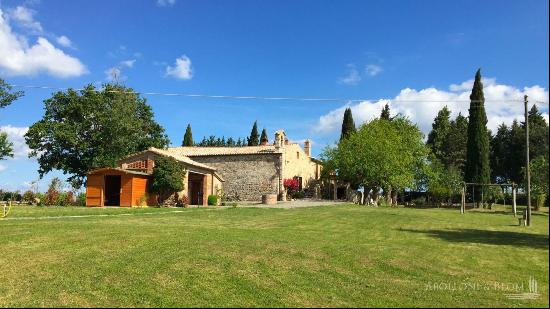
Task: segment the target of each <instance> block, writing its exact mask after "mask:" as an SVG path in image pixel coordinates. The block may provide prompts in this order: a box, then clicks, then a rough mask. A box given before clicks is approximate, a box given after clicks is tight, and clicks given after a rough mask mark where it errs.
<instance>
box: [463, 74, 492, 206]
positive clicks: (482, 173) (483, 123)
mask: <svg viewBox="0 0 550 309" xmlns="http://www.w3.org/2000/svg"><path fill="white" fill-rule="evenodd" d="M490 175H491V171H490V165H489V135H488V131H487V115H486V113H485V97H484V95H483V84H482V83H481V72H480V69H478V70H477V72H476V78H475V81H474V87H473V88H472V93H471V94H470V109H469V122H468V143H467V147H466V166H465V171H464V178H465V180H466V182H477V183H489V180H490ZM480 191H481V188H478V190H476V195H477V194H479V193H478V192H480ZM474 198H475V200H476V201H479V200H480V199H479V198H476V197H474Z"/></svg>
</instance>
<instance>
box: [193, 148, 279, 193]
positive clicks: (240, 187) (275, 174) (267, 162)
mask: <svg viewBox="0 0 550 309" xmlns="http://www.w3.org/2000/svg"><path fill="white" fill-rule="evenodd" d="M279 158H280V154H247V155H242V154H240V155H215V156H196V157H195V156H193V157H191V159H193V160H194V161H197V162H200V163H204V164H206V165H208V166H211V167H213V168H215V169H216V172H217V173H218V174H220V176H221V177H222V178H223V179H224V183H223V192H224V194H225V195H226V196H228V197H230V198H232V197H235V196H238V198H239V199H240V200H242V201H259V200H261V199H262V194H270V193H272V194H277V193H278V190H279Z"/></svg>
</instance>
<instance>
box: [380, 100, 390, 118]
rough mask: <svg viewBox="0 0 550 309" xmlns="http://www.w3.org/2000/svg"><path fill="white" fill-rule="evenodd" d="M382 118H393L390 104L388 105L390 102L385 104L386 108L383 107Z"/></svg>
mask: <svg viewBox="0 0 550 309" xmlns="http://www.w3.org/2000/svg"><path fill="white" fill-rule="evenodd" d="M380 119H386V120H391V117H390V106H389V105H388V103H386V105H385V106H384V108H383V109H382V113H381V114H380Z"/></svg>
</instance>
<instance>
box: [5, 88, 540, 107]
mask: <svg viewBox="0 0 550 309" xmlns="http://www.w3.org/2000/svg"><path fill="white" fill-rule="evenodd" d="M9 86H11V87H14V88H23V89H43V90H58V91H66V90H69V89H72V90H75V91H82V90H86V88H70V87H52V86H37V85H14V84H9ZM96 91H102V90H96ZM103 91H105V92H108V93H128V94H141V95H152V96H167V97H189V98H209V99H231V100H266V101H309V102H348V103H353V102H364V101H369V102H378V101H390V102H392V101H393V102H405V103H407V102H410V103H424V102H428V103H452V102H455V103H469V102H474V103H481V102H482V101H479V100H475V101H472V100H400V99H387V98H379V99H346V98H313V97H284V96H281V97H267V96H235V95H213V94H194V93H167V92H139V91H119V90H103ZM483 102H523V100H519V99H518V100H512V99H508V100H484V101H483ZM535 102H536V103H542V104H544V103H546V102H542V101H535Z"/></svg>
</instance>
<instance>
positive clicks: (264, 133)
mask: <svg viewBox="0 0 550 309" xmlns="http://www.w3.org/2000/svg"><path fill="white" fill-rule="evenodd" d="M260 142H261V143H262V144H264V143H265V144H267V143H269V139H268V138H267V132H266V130H265V128H264V129H263V130H262V136H260Z"/></svg>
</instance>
